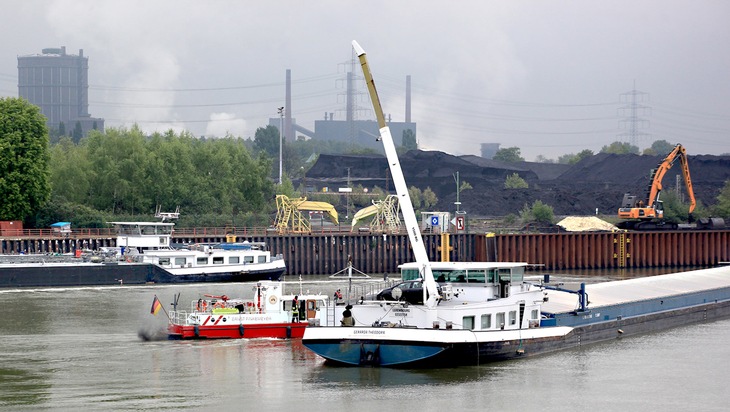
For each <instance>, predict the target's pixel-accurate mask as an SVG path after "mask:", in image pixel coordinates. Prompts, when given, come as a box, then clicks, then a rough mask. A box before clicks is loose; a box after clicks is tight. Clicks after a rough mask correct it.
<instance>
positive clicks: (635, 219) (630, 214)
mask: <svg viewBox="0 0 730 412" xmlns="http://www.w3.org/2000/svg"><path fill="white" fill-rule="evenodd" d="M677 159H679V161H680V163H681V165H682V174H683V175H684V183H685V185H686V187H687V195H688V196H689V202H690V203H689V217H690V221H692V212H693V211H694V210H695V206H696V205H697V202H696V200H695V194H694V191H693V190H692V180H691V179H690V176H689V166H688V165H687V151H686V150H685V148H684V146H682V145H681V144H677V145H676V146H674V149H673V150H672V151H671V152H670V153H669V154H668V155H667V157H666V158H665V159H664V160H663V161H662V162H661V163H659V165H658V166H657V168H656V169H653V170H652V172H651V176H650V179H651V183H650V184H649V188H648V193H647V197H646V200H644V199H637V197H636V196H632V195H630V194H628V193H627V194H625V195H624V198H623V201H622V202H621V207H620V208H619V210H618V217H619V218H621V219H628V220H625V221H623V222H621V223H619V225H618V227H619V228H621V229H635V230H652V229H670V230H673V229H677V227H678V226H677V224H676V223H668V222H666V221H664V205H663V204H662V201H661V200H659V194H660V193H661V191H662V179H664V175H665V174H666V173H667V171H668V170H669V169H671V168H672V166H673V165H674V162H675V161H676V160H677Z"/></svg>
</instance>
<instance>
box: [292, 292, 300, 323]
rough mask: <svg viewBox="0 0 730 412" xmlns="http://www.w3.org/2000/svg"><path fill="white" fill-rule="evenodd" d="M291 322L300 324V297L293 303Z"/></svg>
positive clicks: (295, 298)
mask: <svg viewBox="0 0 730 412" xmlns="http://www.w3.org/2000/svg"><path fill="white" fill-rule="evenodd" d="M291 321H292V323H294V322H299V296H297V295H295V296H294V300H292V301H291Z"/></svg>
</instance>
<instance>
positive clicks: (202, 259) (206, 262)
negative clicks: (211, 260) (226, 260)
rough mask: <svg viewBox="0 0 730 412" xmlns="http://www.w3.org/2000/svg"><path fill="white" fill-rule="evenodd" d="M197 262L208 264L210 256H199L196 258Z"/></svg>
mask: <svg viewBox="0 0 730 412" xmlns="http://www.w3.org/2000/svg"><path fill="white" fill-rule="evenodd" d="M196 263H197V264H198V265H207V264H208V258H207V257H199V258H198V259H197V260H196Z"/></svg>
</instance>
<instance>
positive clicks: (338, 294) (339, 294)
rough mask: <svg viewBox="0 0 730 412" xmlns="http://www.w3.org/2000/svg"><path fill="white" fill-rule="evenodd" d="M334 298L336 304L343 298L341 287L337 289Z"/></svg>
mask: <svg viewBox="0 0 730 412" xmlns="http://www.w3.org/2000/svg"><path fill="white" fill-rule="evenodd" d="M334 298H335V304H338V303H339V302H340V301H341V300H342V292H341V291H340V289H337V291H336V292H335V296H334Z"/></svg>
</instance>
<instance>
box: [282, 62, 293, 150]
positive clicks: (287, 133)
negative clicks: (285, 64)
mask: <svg viewBox="0 0 730 412" xmlns="http://www.w3.org/2000/svg"><path fill="white" fill-rule="evenodd" d="M284 105H285V106H286V107H285V108H284V137H286V138H288V139H289V142H293V141H294V140H295V139H294V129H293V128H292V125H291V112H292V108H291V69H286V102H285V103H284Z"/></svg>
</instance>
